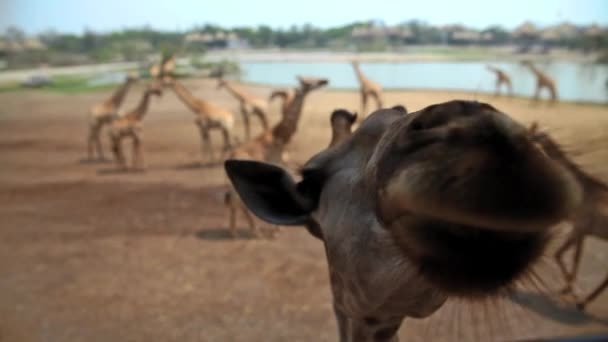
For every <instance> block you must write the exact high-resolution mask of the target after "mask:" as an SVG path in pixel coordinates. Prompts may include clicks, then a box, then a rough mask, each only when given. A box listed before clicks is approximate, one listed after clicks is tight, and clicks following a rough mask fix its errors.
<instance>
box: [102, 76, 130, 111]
mask: <svg viewBox="0 0 608 342" xmlns="http://www.w3.org/2000/svg"><path fill="white" fill-rule="evenodd" d="M132 83H133V81H132V80H130V79H128V80H126V81H125V82H124V83H123V84H122V85H121V86H120V87H118V88H117V89H116V91H114V94H112V96H111V97H110V99H109V100H108V102H109V103H111V104H112V105H113V106H115V107H118V106H120V104H121V103H122V101H123V100H124V99H125V95H126V94H127V91H128V90H129V87H130V86H131V84H132Z"/></svg>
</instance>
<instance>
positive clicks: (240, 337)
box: [0, 80, 608, 342]
mask: <svg viewBox="0 0 608 342" xmlns="http://www.w3.org/2000/svg"><path fill="white" fill-rule="evenodd" d="M185 84H186V85H187V86H188V87H189V88H191V89H192V90H193V92H194V93H195V94H196V95H198V96H201V97H202V96H205V97H206V98H209V99H213V100H214V101H216V102H217V103H219V104H222V105H225V106H227V107H229V108H231V109H233V110H234V111H236V109H237V103H236V102H235V101H233V100H232V99H231V98H230V97H229V96H228V95H227V94H225V93H223V92H220V91H218V90H216V89H215V85H214V84H212V83H209V82H208V81H201V80H193V81H187V82H185ZM142 87H143V86H142V85H140V86H137V87H136V88H134V89H133V90H132V91H131V93H130V94H129V95H128V98H127V102H128V103H127V105H126V108H131V107H133V106H134V104H135V103H136V102H137V101H138V97H139V94H140V93H141V90H142ZM252 90H253V91H255V92H256V93H258V94H260V95H262V96H267V95H268V94H269V92H270V89H269V88H264V87H255V88H252ZM107 93H108V92H98V93H91V94H84V95H58V94H49V93H44V92H20V93H4V94H0V341H2V342H4V341H335V340H336V339H337V334H336V326H335V323H334V318H333V314H332V310H331V304H330V291H329V285H328V279H327V269H326V264H325V257H324V252H323V248H322V245H321V243H319V242H318V241H317V240H316V239H314V238H312V237H311V236H309V235H308V233H306V232H305V231H304V229H301V228H297V227H296V228H283V230H282V231H281V232H280V233H279V235H278V236H277V237H276V238H275V239H274V240H268V239H252V238H250V237H249V235H248V234H247V231H246V230H245V229H244V227H245V226H244V222H240V226H241V227H243V230H242V231H241V237H240V238H238V239H231V238H229V236H228V234H227V232H226V230H225V227H226V223H227V217H226V215H225V211H224V208H223V206H222V193H223V189H224V187H225V185H224V184H225V178H224V175H223V172H222V168H221V166H220V165H214V166H201V165H200V164H199V163H198V162H199V159H200V156H201V154H200V146H199V139H198V134H197V131H196V128H195V126H194V125H193V116H192V114H190V113H189V111H188V110H187V109H186V108H185V107H184V106H183V105H182V104H181V103H180V102H179V101H178V100H177V98H176V96H175V94H173V93H172V92H171V91H170V90H167V91H166V92H165V93H164V95H163V97H162V98H160V99H155V100H154V102H153V103H152V105H151V109H150V112H149V113H148V115H147V117H146V118H145V122H144V129H145V159H146V163H147V166H148V167H147V170H146V172H144V173H119V172H116V171H115V169H114V166H113V165H112V164H111V163H86V162H84V161H83V160H82V159H83V158H84V156H85V138H86V134H87V131H86V129H87V119H86V117H87V115H86V112H87V109H88V107H89V106H90V105H92V104H94V103H95V102H97V101H100V100H102V99H104V98H105V97H106V96H107ZM453 98H464V99H473V95H471V94H467V93H448V92H390V93H387V94H386V100H385V101H386V103H387V104H388V105H393V104H397V103H401V104H405V105H406V106H407V107H408V108H409V109H410V110H416V109H420V108H422V107H424V106H426V105H429V104H432V103H437V102H440V101H444V100H449V99H453ZM477 99H478V100H482V101H488V102H491V103H492V104H494V105H495V106H496V107H498V108H500V109H501V110H503V111H505V112H507V113H510V114H511V115H513V116H515V117H516V118H518V119H520V120H521V121H522V122H526V123H529V122H531V121H532V120H538V121H539V122H540V123H541V124H542V125H543V126H544V127H547V128H548V129H549V130H550V131H551V132H552V133H553V134H554V135H555V136H556V137H557V138H558V139H559V140H560V141H561V142H562V143H564V144H565V145H566V146H568V147H569V148H570V149H571V150H572V151H574V152H576V160H577V161H578V162H580V163H581V164H582V165H584V166H585V167H586V168H587V169H588V170H590V171H592V172H593V173H595V174H596V175H598V176H599V177H601V178H602V179H604V180H606V181H608V148H606V147H608V107H606V106H592V105H579V104H565V103H564V104H558V105H554V106H549V105H546V104H542V105H531V104H530V102H529V101H528V100H526V99H504V98H494V97H492V96H481V97H479V96H478V97H477ZM357 106H358V99H357V94H356V93H354V92H338V91H329V90H322V91H318V92H316V93H314V94H312V95H311V96H310V97H309V100H308V102H307V103H306V105H305V109H304V115H303V118H302V120H301V123H300V127H299V131H298V133H297V134H296V137H295V141H294V142H293V143H292V145H291V146H290V154H291V156H292V158H294V159H295V160H296V161H298V162H304V161H306V160H307V158H309V157H310V156H311V155H313V154H314V153H315V152H317V151H318V150H320V149H321V148H323V147H324V146H325V145H326V144H327V143H328V141H329V134H330V131H329V128H328V120H329V114H330V112H331V110H332V109H334V108H336V107H343V108H347V109H357ZM277 118H278V104H277V103H275V104H273V105H272V106H271V120H272V122H276V120H277ZM238 122H239V124H238V125H237V129H236V132H237V134H238V135H239V136H242V134H243V130H242V127H241V126H240V119H239V120H238ZM254 131H255V132H259V127H258V126H254ZM104 138H105V134H104ZM213 138H214V139H215V142H216V144H215V147H216V148H217V147H219V145H220V137H219V135H216V136H214V137H213ZM106 140H107V139H105V140H104V143H105V144H106V147H107V141H106ZM108 155H109V154H108ZM586 247H587V248H586V250H585V254H584V256H583V266H582V270H581V276H580V278H579V282H578V284H579V287H578V288H577V291H578V292H579V293H581V292H582V293H587V292H588V291H589V290H590V289H591V288H593V286H595V285H596V284H597V283H598V282H599V281H601V279H603V277H604V276H605V274H606V273H607V272H608V267H606V265H608V252H607V251H608V249H607V248H606V243H605V242H601V241H595V240H593V239H590V240H589V241H588V242H587V245H586ZM540 273H541V274H543V277H542V279H543V280H544V285H541V286H540V288H541V291H539V290H538V289H536V287H535V286H531V285H530V284H528V285H529V286H524V287H522V288H521V289H520V290H518V291H517V292H516V294H515V295H514V296H512V297H510V298H504V299H500V300H496V301H493V302H487V303H477V304H473V305H471V304H468V303H464V302H462V301H452V302H449V303H448V305H446V306H444V307H443V308H442V309H441V310H440V311H439V312H438V313H436V314H435V315H434V316H433V317H431V318H429V319H426V320H414V319H411V320H406V321H405V322H404V325H403V326H402V328H401V331H400V336H401V338H402V339H403V340H405V341H470V340H478V341H489V340H516V339H521V338H538V337H551V336H566V335H576V334H587V333H589V334H591V333H598V332H608V291H607V292H606V293H604V294H603V295H602V296H600V297H599V298H598V299H597V300H596V301H595V302H594V303H593V304H592V305H590V306H589V307H588V312H587V313H581V312H578V311H577V310H576V309H575V308H574V306H573V304H572V299H571V298H562V297H559V296H556V295H553V294H552V291H553V292H554V291H555V290H556V289H557V288H559V287H560V286H561V285H562V282H561V280H560V278H559V276H558V275H557V271H556V268H555V266H554V264H553V261H552V259H551V258H550V256H548V257H547V258H546V262H544V263H543V265H542V267H541V270H540Z"/></svg>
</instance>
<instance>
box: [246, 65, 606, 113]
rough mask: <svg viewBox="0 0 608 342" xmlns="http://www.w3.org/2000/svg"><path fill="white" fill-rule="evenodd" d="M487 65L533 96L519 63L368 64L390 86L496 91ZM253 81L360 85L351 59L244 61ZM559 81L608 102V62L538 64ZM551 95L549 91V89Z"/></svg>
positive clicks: (565, 91) (562, 91)
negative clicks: (307, 79) (308, 79)
mask: <svg viewBox="0 0 608 342" xmlns="http://www.w3.org/2000/svg"><path fill="white" fill-rule="evenodd" d="M486 64H491V65H494V66H496V67H498V68H501V69H503V70H504V71H505V72H507V73H508V74H509V75H510V76H511V78H512V81H513V92H514V94H515V95H522V96H532V94H533V93H534V88H535V85H536V79H535V77H534V75H533V74H532V73H531V72H530V70H529V69H528V68H527V67H525V66H523V65H521V64H520V63H517V62H497V63H487V62H416V63H384V62H383V63H362V65H361V66H362V69H363V71H364V72H365V73H366V74H367V75H368V76H369V77H370V78H372V79H374V80H376V81H378V82H380V83H381V84H382V85H383V86H384V88H385V89H442V90H465V91H471V92H486V93H493V92H494V89H495V88H494V87H495V83H494V82H495V78H494V74H492V73H490V72H488V71H487V70H486V68H485V66H486ZM241 65H242V67H243V69H244V71H245V76H244V79H245V80H246V81H249V82H255V83H264V84H273V85H283V86H290V85H292V84H293V80H294V77H295V76H296V75H298V74H310V75H316V76H324V77H328V78H329V79H330V85H331V86H332V87H333V88H343V89H356V88H357V87H358V83H357V79H356V78H355V75H354V73H353V70H352V67H351V66H350V65H349V64H348V63H294V62H281V63H261V62H246V63H242V64H241ZM536 65H537V66H538V67H539V68H540V69H541V70H544V71H545V72H546V73H547V74H549V75H550V76H551V77H553V78H554V79H555V81H556V82H557V87H558V93H559V98H560V99H561V100H568V101H589V102H600V103H605V102H608V91H607V86H606V84H605V83H606V82H607V80H608V65H598V64H591V63H573V62H552V63H541V62H539V63H536ZM543 95H545V96H546V94H543Z"/></svg>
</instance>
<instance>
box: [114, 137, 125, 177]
mask: <svg viewBox="0 0 608 342" xmlns="http://www.w3.org/2000/svg"><path fill="white" fill-rule="evenodd" d="M113 144H114V145H113V150H114V155H115V156H116V163H117V165H118V168H120V169H122V170H126V169H127V163H126V161H125V155H124V153H123V151H122V139H121V138H120V137H116V138H114V139H113Z"/></svg>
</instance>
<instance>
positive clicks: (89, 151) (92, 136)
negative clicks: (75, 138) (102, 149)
mask: <svg viewBox="0 0 608 342" xmlns="http://www.w3.org/2000/svg"><path fill="white" fill-rule="evenodd" d="M96 134H97V135H98V134H99V132H97V129H96V127H95V126H94V125H91V127H89V138H88V139H87V155H88V157H89V160H93V159H95V155H94V154H95V152H94V150H93V143H94V142H95V139H96V138H95V135H96Z"/></svg>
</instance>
